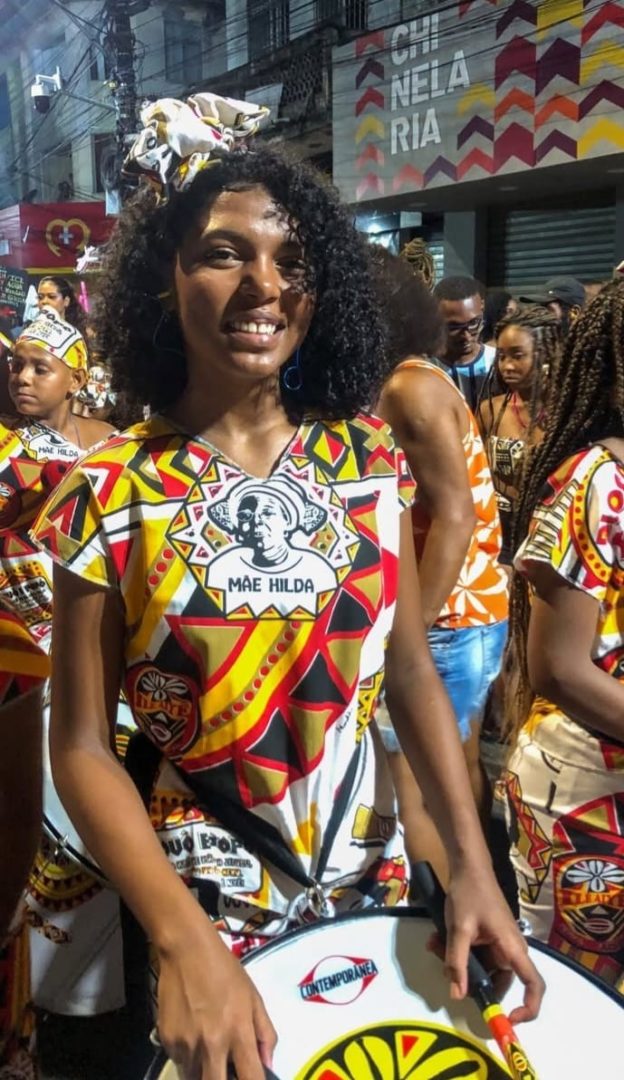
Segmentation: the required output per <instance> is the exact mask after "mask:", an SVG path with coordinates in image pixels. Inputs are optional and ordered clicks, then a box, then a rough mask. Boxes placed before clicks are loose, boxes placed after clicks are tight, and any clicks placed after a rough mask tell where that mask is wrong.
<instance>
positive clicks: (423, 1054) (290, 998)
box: [148, 909, 624, 1080]
mask: <svg viewBox="0 0 624 1080" xmlns="http://www.w3.org/2000/svg"><path fill="white" fill-rule="evenodd" d="M432 931H433V927H432V924H431V923H430V922H429V920H428V919H425V918H423V917H421V916H420V914H419V913H417V912H414V911H411V910H405V909H403V910H395V911H383V912H370V913H368V912H366V913H362V914H358V915H353V916H347V917H343V918H338V919H336V920H335V921H333V922H325V923H317V924H315V925H313V926H311V927H306V928H305V929H302V930H296V931H294V932H292V933H290V934H286V935H285V936H284V937H282V938H279V939H278V940H277V941H276V942H275V943H272V944H270V945H267V946H266V947H265V948H263V949H259V950H258V952H256V953H253V954H251V955H250V956H249V957H248V958H247V960H246V963H245V968H246V970H247V971H248V973H249V975H250V976H251V977H252V979H253V981H254V983H255V984H256V986H257V987H258V990H259V991H260V993H261V994H262V997H263V999H264V1001H265V1004H266V1006H267V1009H268V1011H269V1015H270V1016H271V1019H272V1021H273V1023H274V1025H275V1027H276V1029H277V1032H278V1036H279V1041H278V1045H277V1049H276V1052H275V1058H274V1070H275V1074H276V1076H277V1077H279V1080H363V1078H364V1077H366V1078H367V1080H368V1078H372V1077H381V1076H383V1077H388V1078H391V1080H395V1078H402V1080H403V1078H405V1080H412V1078H414V1080H420V1077H421V1076H422V1077H423V1078H427V1080H433V1078H434V1077H438V1076H440V1075H442V1076H444V1077H445V1080H453V1078H455V1077H458V1078H459V1077H462V1078H464V1077H466V1078H472V1080H503V1078H506V1080H509V1073H508V1072H507V1069H506V1066H505V1065H504V1064H503V1063H502V1059H501V1055H500V1052H499V1050H498V1047H497V1046H496V1044H495V1043H494V1042H493V1041H492V1040H491V1039H490V1037H489V1031H488V1029H487V1028H486V1026H485V1024H484V1022H483V1020H482V1018H481V1015H480V1013H479V1010H478V1009H477V1007H476V1005H475V1004H474V1003H473V1002H472V1001H470V1000H468V1001H464V1002H451V1001H450V999H449V993H448V982H447V980H446V978H445V976H444V972H443V968H442V964H441V962H440V960H439V959H438V958H437V957H436V956H434V955H433V954H432V953H430V952H429V951H428V950H427V948H426V945H427V941H428V939H429V937H430V935H431V933H432ZM530 954H531V959H532V960H533V961H534V963H535V965H536V967H537V968H538V970H539V971H540V972H541V974H542V975H543V977H544V979H545V981H546V984H547V993H546V997H545V1000H544V1005H543V1008H542V1012H541V1014H540V1017H539V1019H538V1020H536V1021H534V1022H533V1023H530V1024H523V1025H522V1026H521V1027H520V1028H519V1031H518V1034H519V1037H520V1039H521V1041H522V1046H523V1049H524V1050H525V1051H526V1053H527V1055H528V1057H529V1059H530V1061H531V1063H532V1065H533V1066H534V1068H535V1070H536V1072H537V1075H538V1076H539V1078H540V1080H561V1078H562V1077H566V1078H567V1080H568V1078H569V1080H571V1078H572V1077H581V1076H586V1075H587V1076H592V1075H593V1076H607V1075H610V1074H611V1073H610V1070H611V1072H612V1069H613V1063H614V1062H615V1061H617V1060H619V1053H620V1051H619V1032H620V1025H621V1023H622V1020H623V1019H624V1017H623V1014H622V1003H623V1002H624V999H620V998H619V996H618V995H616V994H615V993H614V992H611V991H609V990H608V989H607V988H603V987H601V986H600V985H599V984H597V983H596V982H595V981H593V980H592V979H591V978H588V977H587V976H586V975H585V974H584V973H582V972H581V969H579V968H578V967H577V966H576V965H574V964H570V963H569V962H568V961H567V960H563V959H562V958H561V957H557V956H556V955H555V954H554V953H552V952H551V951H550V950H549V949H547V948H546V947H545V946H543V945H541V944H539V943H531V944H530ZM521 1000H522V986H521V985H520V984H519V983H518V981H517V980H516V982H515V983H514V985H513V986H512V988H511V990H510V991H509V993H508V995H507V996H506V998H505V1000H504V1002H503V1006H504V1008H505V1010H506V1011H507V1012H509V1011H511V1009H513V1008H514V1006H515V1005H517V1004H519V1003H520V1002H521ZM571 1033H573V1036H574V1037H573V1038H572V1037H571ZM148 1080H179V1074H178V1072H177V1070H176V1069H175V1066H173V1065H172V1064H171V1063H167V1062H166V1060H165V1058H164V1055H162V1054H161V1055H160V1057H159V1058H158V1059H157V1061H155V1062H154V1064H153V1066H152V1069H151V1070H150V1073H149V1077H148Z"/></svg>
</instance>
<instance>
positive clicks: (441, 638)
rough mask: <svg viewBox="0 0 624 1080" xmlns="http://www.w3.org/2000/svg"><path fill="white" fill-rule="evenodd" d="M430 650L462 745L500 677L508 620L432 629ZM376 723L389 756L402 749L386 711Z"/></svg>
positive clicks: (434, 627) (381, 712)
mask: <svg viewBox="0 0 624 1080" xmlns="http://www.w3.org/2000/svg"><path fill="white" fill-rule="evenodd" d="M428 638H429V647H430V649H431V655H432V657H433V662H434V664H435V666H436V668H437V671H438V675H439V676H440V678H441V679H442V682H443V683H444V687H445V689H446V692H447V694H448V696H449V697H450V699H451V704H452V706H453V709H454V711H455V716H456V717H457V725H458V727H459V734H460V738H461V740H462V742H466V740H467V739H468V738H469V737H470V727H471V724H472V722H473V720H478V719H479V717H480V716H481V713H482V710H483V706H484V705H485V699H486V697H487V693H488V690H489V688H490V686H491V685H492V683H493V682H494V680H495V678H496V676H497V675H498V674H499V672H500V669H501V666H502V662H503V651H504V649H505V643H506V641H507V620H506V619H505V620H504V621H503V622H498V623H491V624H490V625H489V626H462V627H459V628H458V629H457V630H448V629H446V628H445V627H439V626H433V627H432V628H431V630H429V633H428ZM377 721H378V724H379V728H380V731H381V735H382V738H383V742H384V746H385V747H386V750H388V751H389V752H390V753H395V752H397V751H399V750H400V749H401V747H400V746H399V741H398V739H397V737H396V735H395V733H394V729H393V727H392V724H391V721H390V717H389V716H388V715H387V710H386V709H385V708H383V707H381V708H380V709H379V710H378V713H377Z"/></svg>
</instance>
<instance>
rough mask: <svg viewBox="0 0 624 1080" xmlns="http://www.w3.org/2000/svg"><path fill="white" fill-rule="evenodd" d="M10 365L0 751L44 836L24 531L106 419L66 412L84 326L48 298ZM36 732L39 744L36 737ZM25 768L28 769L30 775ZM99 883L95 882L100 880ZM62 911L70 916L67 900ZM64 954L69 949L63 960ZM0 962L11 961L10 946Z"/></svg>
mask: <svg viewBox="0 0 624 1080" xmlns="http://www.w3.org/2000/svg"><path fill="white" fill-rule="evenodd" d="M8 365H9V373H8V390H9V393H10V395H11V399H12V402H13V405H14V406H15V409H16V412H17V414H18V415H17V416H16V417H5V422H4V424H3V425H0V701H2V702H3V703H4V706H5V708H4V709H3V710H2V713H1V714H0V715H2V716H3V718H4V723H6V724H8V723H9V719H8V718H9V716H13V714H14V713H15V712H16V711H19V712H20V716H21V719H20V720H19V721H18V720H17V719H16V718H15V717H13V720H12V721H11V722H12V723H14V724H17V723H18V722H19V724H20V727H21V729H22V734H21V735H20V744H19V761H16V760H15V754H16V753H17V748H14V752H13V753H11V752H10V749H9V748H5V749H6V753H5V752H3V753H2V766H3V798H6V799H8V798H9V792H10V791H13V790H15V785H16V784H18V782H19V778H20V776H21V777H22V783H21V785H20V786H21V791H20V795H19V801H20V820H22V821H26V822H27V823H28V826H29V828H30V829H31V830H32V829H33V828H35V826H36V830H37V840H38V841H40V839H41V802H40V795H39V794H38V795H37V797H36V799H35V802H36V807H34V808H33V813H32V820H31V817H30V815H29V814H28V808H27V807H22V801H23V798H24V790H30V791H32V792H33V796H34V793H35V792H40V789H41V776H40V769H41V745H40V743H41V700H40V697H39V694H38V692H37V691H38V690H40V689H41V687H42V685H43V683H44V682H45V680H46V679H47V677H48V675H49V652H50V632H51V626H52V621H51V620H52V606H51V599H52V594H51V585H52V565H51V561H50V559H49V558H48V556H47V555H45V554H44V553H43V552H41V551H40V550H39V548H38V547H37V546H36V545H35V544H33V542H32V541H31V540H30V539H29V536H28V529H29V527H30V526H31V525H32V523H33V521H34V519H35V517H36V515H37V512H38V511H39V509H40V508H41V506H42V504H43V503H44V502H45V500H46V498H47V497H48V495H49V494H50V492H51V491H52V490H53V489H54V487H55V485H56V484H57V483H58V481H59V480H60V478H61V477H62V476H63V475H64V474H65V472H66V471H67V470H68V469H69V468H70V466H71V465H72V464H73V462H74V461H76V460H77V458H78V457H79V456H80V454H81V453H83V452H84V450H85V449H86V448H87V447H88V446H91V445H93V444H94V443H96V442H98V441H100V440H101V439H102V438H103V437H104V436H106V435H107V434H108V433H109V432H110V431H111V430H112V429H111V428H110V427H109V425H107V424H102V423H100V422H99V421H93V420H89V419H83V418H76V417H74V416H73V415H72V412H71V403H72V399H73V395H74V394H75V393H76V392H78V390H79V389H80V387H81V386H82V385H83V384H84V382H85V379H86V370H87V350H86V346H85V342H84V340H83V338H82V336H81V334H80V333H79V332H78V331H77V330H76V328H75V327H74V326H72V325H70V324H69V323H67V322H65V321H64V320H63V319H62V318H61V316H60V315H58V313H56V312H55V311H54V310H53V309H52V308H44V309H43V310H42V311H41V312H40V314H39V315H38V316H37V318H36V319H35V320H34V321H33V322H32V323H30V325H29V326H28V327H27V329H26V330H25V331H24V332H23V333H22V335H21V336H20V338H19V339H18V341H17V342H16V343H15V345H13V346H12V351H11V354H10V356H9V360H8ZM35 732H36V733H37V737H35ZM31 736H32V737H31ZM37 738H38V741H39V745H36V743H37ZM4 770H6V776H5V772H4ZM22 770H27V771H28V770H30V772H31V773H32V775H30V773H29V776H30V778H29V779H28V781H27V782H26V781H24V776H23V772H22ZM18 833H19V829H16V836H17V834H18ZM17 843H18V842H17V840H16V841H15V844H14V845H13V847H14V849H15V850H16V851H17V850H19V854H20V865H21V867H22V871H21V873H20V881H21V884H22V885H23V883H24V882H23V877H24V876H25V874H26V873H27V872H28V870H29V869H30V866H31V864H32V856H33V852H32V846H31V844H30V843H20V844H19V849H18V846H17ZM49 855H50V852H48V853H47V854H46V855H44V854H43V849H41V850H40V852H39V854H38V855H37V859H36V868H38V871H39V872H37V869H36V870H35V872H34V873H33V874H32V875H31V879H30V886H31V888H30V891H29V896H28V903H29V904H30V908H31V910H30V915H29V921H31V922H33V921H34V922H36V923H37V924H38V927H39V929H38V931H37V932H35V931H33V932H32V934H31V935H30V936H31V938H32V941H31V953H32V965H33V972H32V974H33V980H32V989H33V991H34V998H35V1002H36V1003H37V1004H40V1005H45V1006H46V1007H51V1008H57V1009H58V1011H63V1005H64V1001H63V1000H59V997H58V996H57V997H54V999H53V1000H52V1001H50V1000H49V999H45V996H42V995H41V994H40V992H39V991H40V989H41V986H40V984H41V983H42V982H43V981H45V980H49V979H50V978H51V973H52V972H54V973H55V974H54V976H53V978H54V979H55V980H56V981H57V982H58V981H60V984H61V985H64V986H65V989H67V986H68V985H71V986H72V993H76V992H77V995H78V998H79V999H80V997H81V992H80V991H81V989H84V986H83V985H82V984H81V983H80V980H79V979H77V971H76V969H78V972H80V971H81V970H82V968H83V967H84V957H83V956H82V954H81V956H80V957H79V958H78V959H76V957H75V955H74V953H73V950H72V948H71V947H70V946H69V945H66V947H65V948H63V949H61V948H57V946H56V945H55V944H53V942H52V940H51V938H52V937H54V938H55V939H56V940H57V941H58V940H59V936H58V934H57V933H56V932H55V933H54V934H51V932H50V930H51V928H50V927H49V925H48V923H49V922H52V923H54V922H55V919H56V918H57V916H58V912H59V910H60V909H66V908H68V907H71V906H75V905H76V896H77V888H76V884H77V881H76V867H73V868H72V869H70V871H69V873H70V876H71V878H72V881H71V884H68V883H67V880H66V878H67V869H66V862H65V864H63V863H59V864H57V863H55V861H54V860H50V859H49ZM2 857H3V859H5V858H9V857H10V858H11V863H12V867H11V869H12V871H13V870H15V865H14V864H15V855H13V856H9V855H8V854H7V853H6V852H3V856H2ZM42 869H44V872H43V873H41V871H42ZM3 880H4V871H3ZM83 885H84V889H83V893H88V894H89V895H90V896H92V895H93V891H94V890H93V886H92V885H89V887H88V888H87V883H86V881H83ZM96 888H97V891H101V889H100V887H99V886H97V887H96ZM64 891H65V892H69V893H71V900H72V903H69V904H68V902H67V896H65V895H64ZM84 898H85V899H86V896H85V897H84ZM60 918H61V919H64V920H65V922H67V920H68V919H70V921H71V915H70V914H68V912H67V911H66V910H63V913H62V914H61V915H60ZM18 925H19V934H18V936H17V937H16V938H15V940H14V944H13V947H12V953H13V959H14V963H13V964H12V974H10V975H7V974H6V971H5V977H4V978H3V979H2V986H3V988H4V989H7V988H10V989H11V992H12V993H13V994H14V995H18V996H20V995H21V997H22V1000H26V999H27V998H28V997H29V990H28V986H29V980H28V967H29V961H28V948H27V946H28V942H27V940H26V937H27V931H26V930H25V929H24V928H23V924H22V921H21V920H18ZM87 925H88V926H89V930H90V931H91V930H93V931H94V932H95V927H94V921H93V913H92V912H87ZM67 929H68V927H65V930H66V932H65V939H66V941H67V942H69V939H70V935H69V934H68V933H67ZM68 954H69V955H70V957H71V958H70V960H69V967H67V960H68ZM2 963H3V965H4V966H5V968H7V969H8V966H9V959H8V952H7V953H6V954H5V955H4V958H3V960H2ZM59 969H60V972H59ZM63 972H64V974H63ZM122 1001H123V986H121V989H120V993H119V994H118V995H117V996H116V997H115V1000H114V1004H115V1005H119V1004H121V1002H122ZM5 1005H7V1003H6V1002H5ZM106 1005H107V1007H111V1006H110V1005H108V1003H106ZM7 1007H8V1006H7ZM0 1008H2V1006H0ZM19 1011H20V1009H19V1005H17V1004H16V1002H15V998H14V1002H13V1006H12V1012H13V1021H11V1020H10V1019H9V1021H8V1022H5V1021H6V1016H5V1018H4V1019H3V1020H1V1021H0V1025H1V1027H2V1030H3V1032H6V1031H7V1030H9V1029H10V1028H11V1027H13V1030H17V1027H18V1025H19ZM5 1038H7V1048H5V1057H7V1058H8V1055H9V1050H8V1037H6V1036H5ZM0 1060H1V1058H0ZM7 1067H8V1066H7Z"/></svg>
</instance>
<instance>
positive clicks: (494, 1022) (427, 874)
mask: <svg viewBox="0 0 624 1080" xmlns="http://www.w3.org/2000/svg"><path fill="white" fill-rule="evenodd" d="M412 879H413V882H414V884H415V886H416V889H417V890H418V893H419V896H420V898H421V900H422V902H423V904H424V905H425V907H426V908H427V911H428V912H429V915H430V917H431V920H432V922H433V924H434V926H435V928H436V930H437V931H438V934H439V936H440V939H441V941H442V942H445V940H446V937H447V930H446V921H445V906H446V896H445V894H444V891H443V889H442V886H441V885H440V882H439V881H438V880H437V878H436V876H435V874H434V873H433V871H432V869H431V867H430V866H429V863H426V862H421V863H416V864H415V865H414V866H413V867H412ZM467 979H468V993H469V994H470V996H471V997H472V999H473V1001H475V1002H476V1004H477V1005H478V1006H479V1008H480V1010H481V1014H482V1016H483V1019H484V1020H485V1022H486V1024H487V1026H488V1027H489V1029H490V1031H491V1033H492V1035H493V1037H494V1039H495V1040H496V1042H497V1043H498V1046H499V1048H500V1050H501V1053H502V1054H503V1057H504V1058H505V1061H506V1063H507V1067H508V1068H509V1071H510V1073H511V1075H512V1077H513V1080H537V1073H536V1072H535V1070H534V1068H533V1067H532V1065H531V1064H530V1062H529V1060H528V1058H527V1056H526V1054H525V1052H524V1050H523V1049H522V1047H521V1045H520V1043H519V1041H518V1036H517V1035H516V1033H515V1031H514V1029H513V1027H512V1024H511V1021H510V1020H509V1018H508V1017H507V1015H506V1014H505V1013H504V1012H503V1009H502V1008H501V1005H500V1002H499V1000H498V997H497V995H496V991H495V989H494V984H493V982H492V979H491V978H490V976H489V975H488V973H487V971H486V970H485V968H484V967H483V965H482V963H481V961H480V960H479V959H478V958H477V956H476V955H475V952H474V951H473V950H472V949H471V950H469V952H468V963H467ZM453 996H455V995H453Z"/></svg>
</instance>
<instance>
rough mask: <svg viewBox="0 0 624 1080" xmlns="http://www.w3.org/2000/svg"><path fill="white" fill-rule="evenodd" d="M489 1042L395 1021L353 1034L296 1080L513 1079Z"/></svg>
mask: <svg viewBox="0 0 624 1080" xmlns="http://www.w3.org/2000/svg"><path fill="white" fill-rule="evenodd" d="M509 1076H510V1073H509V1071H508V1069H507V1067H506V1066H505V1065H504V1064H503V1063H502V1062H501V1061H498V1060H496V1058H493V1057H492V1055H491V1054H490V1053H489V1051H488V1050H487V1049H486V1047H485V1046H484V1045H483V1043H480V1042H478V1041H477V1040H476V1039H472V1038H471V1037H470V1036H469V1035H466V1034H464V1033H463V1032H459V1031H455V1030H454V1029H453V1028H447V1027H442V1025H440V1024H429V1023H427V1024H425V1023H421V1022H414V1021H411V1020H395V1021H388V1022H386V1023H379V1024H371V1025H369V1026H367V1027H363V1028H359V1029H357V1030H356V1031H351V1032H349V1034H348V1035H343V1036H341V1038H340V1039H338V1040H336V1041H335V1042H333V1043H331V1044H330V1045H329V1046H326V1047H325V1048H324V1049H323V1050H321V1052H320V1053H318V1054H316V1056H315V1057H314V1058H313V1060H312V1061H310V1062H308V1064H307V1065H306V1066H305V1067H304V1068H303V1069H301V1070H300V1072H298V1073H297V1075H296V1077H295V1080H460V1078H461V1080H509Z"/></svg>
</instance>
